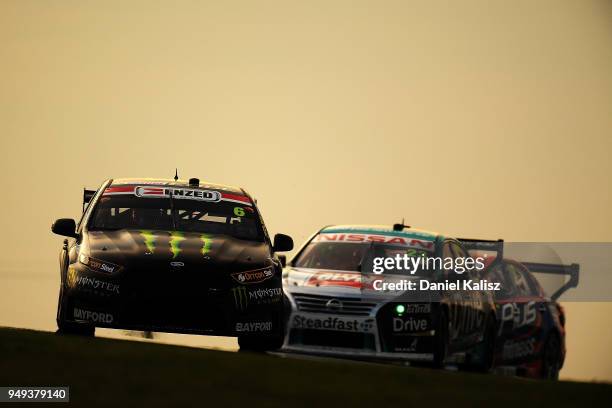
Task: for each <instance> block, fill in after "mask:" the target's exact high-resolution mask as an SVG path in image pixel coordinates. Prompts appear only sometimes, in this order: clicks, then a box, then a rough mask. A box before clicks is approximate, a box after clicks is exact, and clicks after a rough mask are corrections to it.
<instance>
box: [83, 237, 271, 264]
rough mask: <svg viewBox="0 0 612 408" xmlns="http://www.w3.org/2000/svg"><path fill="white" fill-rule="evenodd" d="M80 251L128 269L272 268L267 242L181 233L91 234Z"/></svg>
mask: <svg viewBox="0 0 612 408" xmlns="http://www.w3.org/2000/svg"><path fill="white" fill-rule="evenodd" d="M80 252H81V253H83V254H85V255H87V256H89V257H91V258H94V259H99V260H102V261H105V262H112V263H114V264H116V265H119V266H120V267H128V268H129V267H131V266H134V265H137V264H147V265H151V264H156V263H160V264H169V263H171V262H176V263H177V264H183V265H191V266H194V265H195V266H197V267H198V268H201V267H204V268H205V267H206V265H210V266H211V267H213V268H222V269H227V270H231V271H245V270H253V269H258V268H264V267H268V266H270V265H272V259H271V257H270V249H269V246H268V245H267V244H266V243H264V242H255V241H245V240H240V239H236V238H232V237H229V236H224V235H212V234H201V233H190V232H179V231H150V230H118V231H89V232H88V233H86V234H84V239H83V242H82V244H81V248H80Z"/></svg>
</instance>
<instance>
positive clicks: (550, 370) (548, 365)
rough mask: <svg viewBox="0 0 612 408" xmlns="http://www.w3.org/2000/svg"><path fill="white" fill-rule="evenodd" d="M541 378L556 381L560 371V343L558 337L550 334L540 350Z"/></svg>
mask: <svg viewBox="0 0 612 408" xmlns="http://www.w3.org/2000/svg"><path fill="white" fill-rule="evenodd" d="M541 358H542V361H541V366H542V371H541V377H542V378H544V379H547V380H555V381H556V380H558V379H559V371H560V370H561V342H560V341H559V336H558V335H557V334H555V333H552V334H551V335H550V336H549V337H548V340H546V344H545V345H544V350H542V357H541Z"/></svg>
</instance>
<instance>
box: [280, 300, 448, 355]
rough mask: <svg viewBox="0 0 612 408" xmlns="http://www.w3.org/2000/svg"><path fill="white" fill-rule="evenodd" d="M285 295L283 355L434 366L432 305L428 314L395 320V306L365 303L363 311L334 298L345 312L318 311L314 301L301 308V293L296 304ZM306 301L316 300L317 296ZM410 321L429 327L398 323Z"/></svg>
mask: <svg viewBox="0 0 612 408" xmlns="http://www.w3.org/2000/svg"><path fill="white" fill-rule="evenodd" d="M286 295H287V298H288V302H289V303H290V305H291V310H290V314H289V316H288V319H287V323H286V324H287V331H286V335H285V339H284V344H283V348H282V349H283V350H284V351H287V352H294V353H306V354H317V355H325V356H337V357H345V358H346V357H348V358H356V359H368V360H396V361H412V362H432V361H433V359H434V354H433V350H434V336H435V330H432V327H435V326H434V325H433V323H434V318H435V314H436V310H437V308H436V306H434V305H428V306H427V312H426V313H412V314H405V315H403V316H401V317H398V316H393V315H392V313H391V312H392V310H393V308H394V306H395V305H394V303H393V302H389V301H383V300H381V301H378V302H372V301H369V302H364V303H363V304H364V305H365V304H367V305H370V307H367V308H366V307H361V306H360V305H359V304H358V302H357V303H355V301H354V300H346V299H337V298H333V299H334V300H340V301H341V302H342V301H343V300H344V301H345V302H346V303H348V304H350V306H349V308H350V309H349V310H346V311H345V313H344V314H343V313H334V312H331V311H322V310H319V311H318V312H317V311H315V308H314V306H313V305H314V304H315V303H314V301H312V303H308V304H307V306H306V307H305V303H303V302H301V300H300V294H296V295H297V297H298V299H297V301H296V297H295V296H294V295H293V294H286ZM317 296H318V295H317ZM309 297H311V298H312V299H315V297H316V296H314V295H309ZM320 297H321V298H323V296H320ZM330 298H331V297H330ZM323 300H325V299H323ZM330 300H331V299H330ZM327 301H329V300H327ZM305 309H308V311H305ZM349 313H353V314H349ZM356 313H358V314H356ZM411 319H412V320H418V321H420V320H423V321H426V322H427V325H426V326H423V327H424V329H423V330H418V331H412V330H408V329H406V327H407V325H406V324H403V325H402V324H400V321H401V323H405V322H408V321H410V320H411Z"/></svg>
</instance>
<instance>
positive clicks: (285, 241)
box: [272, 234, 293, 252]
mask: <svg viewBox="0 0 612 408" xmlns="http://www.w3.org/2000/svg"><path fill="white" fill-rule="evenodd" d="M292 249H293V239H292V238H291V237H290V236H289V235H285V234H276V235H274V243H273V244H272V250H273V251H274V252H284V251H291V250H292Z"/></svg>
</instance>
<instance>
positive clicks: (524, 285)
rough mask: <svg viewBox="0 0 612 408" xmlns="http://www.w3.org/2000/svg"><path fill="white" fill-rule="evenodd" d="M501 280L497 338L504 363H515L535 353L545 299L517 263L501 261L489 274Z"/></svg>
mask: <svg viewBox="0 0 612 408" xmlns="http://www.w3.org/2000/svg"><path fill="white" fill-rule="evenodd" d="M489 277H490V279H491V281H492V282H499V283H500V291H498V292H497V293H496V299H495V301H496V303H497V305H498V320H499V322H500V325H499V329H498V340H499V341H500V343H501V351H500V352H501V360H502V362H503V363H504V364H518V363H520V362H523V361H525V360H529V359H530V358H531V357H533V356H534V355H535V352H536V350H535V346H536V342H537V339H538V336H539V335H540V334H541V326H542V316H543V312H544V309H542V307H543V306H544V307H545V303H543V301H544V299H542V297H541V296H540V294H539V292H538V291H537V288H536V287H534V285H533V281H532V279H531V277H530V276H529V272H528V271H527V270H526V269H525V268H524V267H523V266H522V265H520V264H518V263H516V262H511V261H504V262H503V263H500V264H498V265H497V266H496V267H495V268H494V269H493V270H492V271H491V274H490V275H489Z"/></svg>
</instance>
